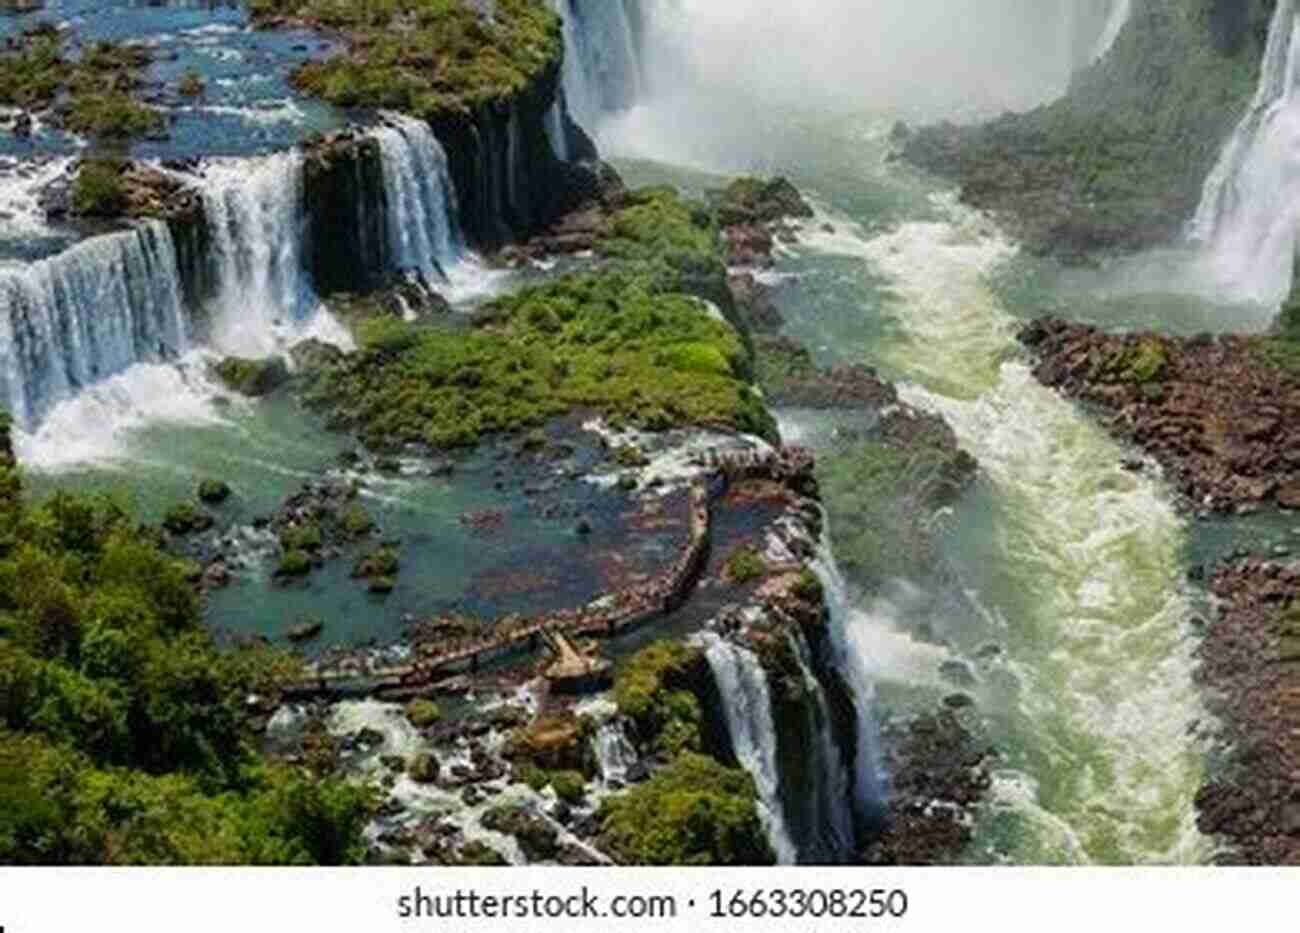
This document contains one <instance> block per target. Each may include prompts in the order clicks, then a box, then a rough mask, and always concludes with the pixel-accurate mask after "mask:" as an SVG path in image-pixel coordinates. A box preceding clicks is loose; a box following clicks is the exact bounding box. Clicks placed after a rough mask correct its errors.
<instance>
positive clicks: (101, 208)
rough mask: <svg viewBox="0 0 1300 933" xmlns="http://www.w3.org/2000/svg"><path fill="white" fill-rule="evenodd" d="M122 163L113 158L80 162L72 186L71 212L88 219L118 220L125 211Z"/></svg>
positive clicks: (125, 198) (125, 199)
mask: <svg viewBox="0 0 1300 933" xmlns="http://www.w3.org/2000/svg"><path fill="white" fill-rule="evenodd" d="M124 165H125V163H124V162H122V160H120V159H115V158H94V159H83V160H82V162H81V167H80V169H78V171H77V177H76V179H75V180H74V181H73V183H72V209H73V211H74V212H76V213H78V214H81V215H83V216H87V217H117V216H119V215H120V214H122V212H123V211H125V210H126V208H127V197H126V189H125V188H123V186H122V169H123V167H124Z"/></svg>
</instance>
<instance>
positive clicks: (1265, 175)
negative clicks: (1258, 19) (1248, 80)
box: [1191, 0, 1300, 305]
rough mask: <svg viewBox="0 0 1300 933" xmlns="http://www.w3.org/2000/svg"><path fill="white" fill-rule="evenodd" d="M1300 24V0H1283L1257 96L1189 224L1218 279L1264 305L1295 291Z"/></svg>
mask: <svg viewBox="0 0 1300 933" xmlns="http://www.w3.org/2000/svg"><path fill="white" fill-rule="evenodd" d="M1297 23H1298V14H1297V7H1296V0H1278V4H1277V9H1276V10H1275V11H1274V14H1273V21H1272V24H1271V26H1270V27H1269V35H1268V45H1267V48H1266V50H1265V53H1264V61H1263V64H1262V65H1261V68H1260V80H1259V87H1258V89H1257V90H1256V92H1255V98H1254V100H1253V101H1252V102H1251V105H1250V108H1249V109H1248V110H1247V112H1246V115H1245V116H1244V117H1243V118H1242V120H1241V122H1240V123H1239V124H1238V125H1237V128H1236V130H1235V131H1234V132H1233V134H1232V136H1231V138H1230V139H1229V140H1228V142H1227V144H1226V145H1225V146H1224V148H1223V152H1222V154H1221V155H1220V157H1219V161H1218V164H1217V165H1215V167H1214V170H1213V171H1212V172H1211V173H1210V175H1209V177H1208V179H1207V180H1206V183H1205V188H1204V190H1203V192H1202V195H1201V203H1200V206H1199V208H1198V209H1197V212H1196V217H1195V219H1194V220H1193V222H1192V229H1191V235H1192V238H1193V239H1195V240H1199V241H1201V242H1202V243H1204V244H1205V245H1206V247H1207V253H1208V265H1209V270H1210V273H1211V275H1212V276H1213V279H1214V284H1215V285H1216V286H1217V287H1218V288H1220V289H1223V290H1225V291H1227V292H1228V293H1229V295H1231V296H1233V297H1236V298H1240V299H1245V300H1253V301H1258V302H1260V303H1262V304H1266V305H1277V304H1278V303H1280V302H1281V301H1282V300H1283V299H1284V298H1285V297H1286V295H1287V293H1288V292H1289V291H1290V290H1291V284H1292V283H1291V279H1292V268H1293V261H1294V258H1295V252H1296V232H1297V229H1298V228H1300V155H1298V153H1300V107H1298V106H1297V103H1296V102H1297V100H1300V96H1298V95H1297V94H1296V93H1295V92H1296V86H1297V83H1298V82H1300V28H1297Z"/></svg>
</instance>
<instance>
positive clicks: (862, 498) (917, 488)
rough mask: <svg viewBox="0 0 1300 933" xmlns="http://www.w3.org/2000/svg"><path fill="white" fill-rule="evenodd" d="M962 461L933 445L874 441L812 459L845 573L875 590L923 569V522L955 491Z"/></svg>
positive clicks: (926, 539)
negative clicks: (814, 462) (885, 583)
mask: <svg viewBox="0 0 1300 933" xmlns="http://www.w3.org/2000/svg"><path fill="white" fill-rule="evenodd" d="M965 457H966V455H965V454H964V453H962V452H960V451H958V452H956V453H953V452H950V451H948V450H946V449H944V448H943V447H942V446H940V445H939V444H928V443H925V442H921V443H917V444H914V445H909V446H898V445H894V444H891V443H888V442H886V441H883V440H877V439H870V440H862V441H857V442H854V443H849V444H845V445H842V446H840V447H837V448H836V449H835V450H833V451H832V452H830V453H828V454H826V455H824V456H821V457H819V458H818V462H817V479H818V482H819V484H820V485H821V491H822V501H823V502H824V503H825V505H826V510H827V516H828V518H829V520H830V527H831V533H832V535H833V537H834V539H835V554H836V558H837V560H838V561H839V564H840V566H841V567H842V568H844V570H845V572H846V573H849V574H852V575H853V576H854V577H855V578H856V579H858V580H860V581H863V582H866V583H869V584H877V583H880V582H883V581H884V580H886V579H888V578H890V577H896V576H908V575H911V574H915V573H916V572H917V570H918V569H919V568H924V567H927V566H929V565H930V563H931V560H930V548H931V542H930V532H929V528H928V523H929V519H930V518H931V516H932V515H933V512H934V510H935V509H936V508H938V507H939V506H940V505H943V504H945V503H946V502H947V501H949V500H950V498H951V496H952V494H953V492H954V490H955V488H957V478H958V476H959V475H960V474H961V473H962V472H964V470H965V469H966V467H965V465H964V463H963V462H959V461H961V460H963V459H964V458H965ZM814 581H815V578H814ZM811 582H813V581H810V585H811ZM818 589H820V586H818Z"/></svg>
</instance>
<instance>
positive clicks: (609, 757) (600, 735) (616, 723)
mask: <svg viewBox="0 0 1300 933" xmlns="http://www.w3.org/2000/svg"><path fill="white" fill-rule="evenodd" d="M592 747H593V749H594V751H595V753H596V768H597V770H598V771H599V772H600V779H601V780H602V781H603V782H604V783H605V784H606V785H607V786H608V785H611V784H615V783H619V784H621V783H624V782H626V781H627V773H628V770H629V769H630V768H631V767H632V765H633V764H634V763H635V762H636V757H637V756H636V749H635V748H633V747H632V743H631V741H629V740H628V737H627V731H626V730H625V729H624V728H623V723H622V722H621V721H620V720H619V719H618V718H613V719H610V720H608V721H606V722H603V723H601V724H600V726H599V727H598V728H597V729H596V734H595V736H593V738H592Z"/></svg>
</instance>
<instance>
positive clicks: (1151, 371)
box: [1092, 336, 1169, 385]
mask: <svg viewBox="0 0 1300 933" xmlns="http://www.w3.org/2000/svg"><path fill="white" fill-rule="evenodd" d="M1168 363H1169V351H1168V349H1167V348H1166V347H1165V344H1164V341H1162V340H1161V339H1160V338H1159V337H1156V336H1147V337H1135V338H1132V339H1130V340H1127V341H1125V343H1124V345H1123V347H1121V348H1120V349H1119V350H1118V351H1117V352H1116V353H1114V354H1113V355H1112V356H1110V357H1109V358H1107V359H1105V360H1102V361H1100V363H1099V365H1098V370H1097V371H1096V372H1095V373H1094V374H1093V376H1092V378H1095V379H1106V380H1109V381H1112V382H1129V383H1133V384H1135V385H1147V384H1148V383H1153V382H1159V381H1160V379H1161V378H1162V377H1163V376H1164V373H1165V367H1166V366H1167V365H1168Z"/></svg>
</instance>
